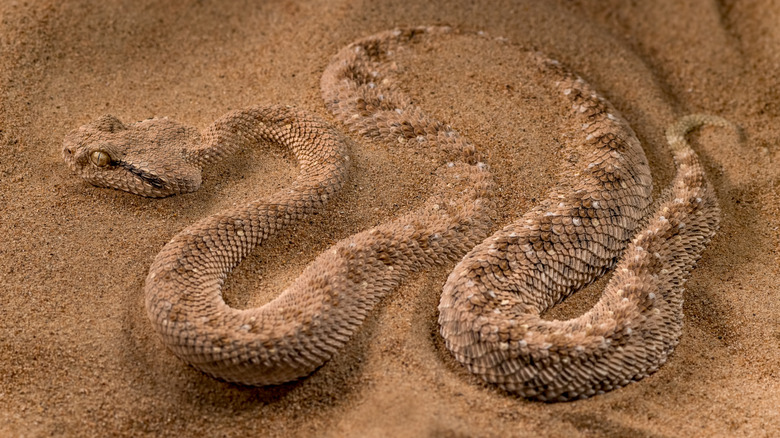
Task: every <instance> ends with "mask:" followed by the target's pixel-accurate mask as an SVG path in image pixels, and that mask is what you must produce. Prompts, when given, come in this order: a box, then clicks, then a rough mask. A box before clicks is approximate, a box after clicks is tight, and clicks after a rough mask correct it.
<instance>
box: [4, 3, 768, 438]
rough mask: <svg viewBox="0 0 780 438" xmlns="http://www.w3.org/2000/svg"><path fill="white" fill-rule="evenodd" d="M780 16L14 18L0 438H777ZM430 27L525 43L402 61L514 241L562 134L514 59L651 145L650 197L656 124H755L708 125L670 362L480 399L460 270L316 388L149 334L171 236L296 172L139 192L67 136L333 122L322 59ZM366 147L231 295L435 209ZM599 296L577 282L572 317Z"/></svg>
mask: <svg viewBox="0 0 780 438" xmlns="http://www.w3.org/2000/svg"><path fill="white" fill-rule="evenodd" d="M778 23H780V4H779V3H778V2H777V1H772V0H763V1H749V0H745V1H726V0H724V1H703V0H702V1H695V0H690V1H677V0H668V1H648V2H645V1H639V2H625V1H618V0H615V1H604V0H598V1H585V0H582V1H547V2H539V1H516V2H509V1H489V0H484V1H459V2H447V1H433V2H420V1H417V0H398V1H387V2H380V1H375V0H370V1H310V2H293V1H256V2H252V1H245V2H240V1H215V0H200V1H167V2H159V1H151V0H144V1H137V0H132V1H131V0H127V1H121V0H108V1H92V2H89V1H68V2H60V1H26V2H23V1H15V0H2V1H0V92H1V94H0V213H1V215H2V216H1V219H0V278H1V279H2V283H1V284H2V291H1V292H0V436H49V435H55V436H56V435H65V436H90V435H91V436H98V435H100V436H103V435H109V436H110V435H119V436H144V435H148V436H198V435H204V436H308V435H318V436H356V437H358V436H361V437H362V436H575V437H576V436H713V435H715V436H759V437H760V436H779V435H778V434H780V432H778V431H779V430H780V414H778V406H780V365H779V364H780V348H779V347H780V326H779V324H778V320H779V318H780V316H779V315H780V304H779V303H780V300H779V299H778V298H779V295H780V287H779V285H780V281H779V279H780V272H778V265H779V263H778V262H779V261H780V257H779V256H778V242H779V240H780V239H779V238H778V236H779V235H780V232H779V231H778V226H779V225H780V220H778V215H780V207H778V205H780V200H779V199H778V197H779V196H778V187H779V186H780V183H779V182H778V181H780V178H779V176H780V175H779V174H780V170H779V169H780V165H778V140H777V139H778V130H780V124H779V123H778V120H779V119H778V115H779V114H778V113H780V78H779V77H778V76H779V75H778V71H780V25H778ZM420 24H448V25H452V26H455V27H458V28H462V29H466V30H471V31H475V30H486V31H488V32H489V33H490V34H491V35H494V36H503V37H506V38H507V39H508V40H509V41H511V42H512V43H514V44H516V46H515V45H501V44H498V43H494V42H490V41H487V40H477V39H474V38H452V39H448V40H447V41H442V42H440V43H433V44H429V45H426V46H425V47H422V48H421V50H418V51H415V52H414V53H413V54H412V55H410V56H408V57H406V58H404V60H403V65H404V66H405V73H404V76H403V78H404V84H405V85H404V88H405V89H406V90H407V91H408V93H409V94H410V95H412V96H413V97H414V98H415V99H416V100H417V101H418V102H419V103H420V106H422V107H423V108H424V109H426V110H427V111H429V112H430V113H432V114H434V115H435V116H436V117H438V118H440V119H442V120H446V121H447V122H448V123H451V124H452V125H453V126H454V127H456V128H457V129H458V130H460V131H461V132H463V133H464V134H465V135H467V136H469V137H470V138H471V139H472V140H474V142H475V143H476V144H478V145H479V146H480V147H482V148H483V149H484V150H486V151H488V154H489V156H490V164H491V166H492V167H493V169H494V170H495V172H496V177H497V180H498V182H499V184H500V188H501V190H502V193H501V194H500V200H501V211H500V213H499V214H498V216H497V217H496V219H497V220H498V221H499V222H500V223H501V224H505V223H507V222H508V221H509V220H512V219H513V218H517V217H518V216H520V215H521V214H522V212H523V211H525V210H526V209H528V208H529V207H530V206H532V205H534V203H535V202H536V201H537V199H539V198H540V197H542V196H544V193H545V190H546V188H547V187H549V186H550V185H551V184H554V182H555V181H556V179H555V173H556V170H557V164H556V163H557V162H558V152H559V146H558V145H559V139H560V135H565V129H566V123H565V120H564V119H562V118H561V114H562V113H563V112H562V111H561V108H560V107H559V106H557V105H559V103H560V102H558V101H557V100H556V99H555V98H554V97H552V96H551V95H550V94H549V93H547V91H545V89H544V87H539V86H538V85H537V84H531V83H528V82H526V81H524V78H525V76H524V75H523V72H524V68H525V66H523V65H522V63H520V62H519V61H518V59H519V57H518V56H516V55H517V54H518V53H519V51H520V50H521V49H523V48H533V49H539V50H542V51H544V52H546V53H548V54H549V55H550V56H552V57H555V58H557V59H559V60H561V61H563V62H565V63H566V64H567V65H569V66H570V67H571V68H572V69H574V70H575V71H577V72H578V73H580V74H581V75H583V76H584V77H585V78H586V79H587V80H588V81H589V82H591V84H593V85H594V86H595V87H596V88H597V89H598V90H600V91H601V92H602V93H603V94H604V95H605V96H607V97H608V98H609V99H610V100H611V101H612V102H613V104H614V105H615V106H616V107H617V108H618V109H619V110H620V111H621V112H622V114H623V115H624V116H625V117H626V118H627V119H628V120H629V122H630V123H631V125H632V126H633V127H634V129H635V130H636V132H637V134H638V136H639V138H640V140H641V141H642V143H643V145H644V147H645V150H646V153H647V156H648V158H649V159H650V162H651V166H652V170H653V172H654V176H655V178H656V192H658V191H660V189H661V188H662V187H663V185H664V184H666V183H668V181H669V180H670V178H671V176H672V174H673V171H674V167H673V164H672V162H671V158H670V154H669V149H668V147H667V146H666V144H665V142H664V139H663V130H664V128H665V127H666V125H667V124H669V123H670V122H672V121H673V120H675V118H676V117H679V116H680V115H682V114H685V113H689V112H694V111H701V112H708V113H714V114H719V115H722V116H725V117H727V118H729V119H731V120H733V121H734V122H736V123H737V124H739V125H740V126H741V127H742V129H743V138H742V140H741V141H738V140H737V137H736V136H735V135H734V134H733V133H731V132H728V131H727V130H724V129H715V128H708V129H705V130H704V131H703V132H702V134H700V135H696V136H693V138H694V140H693V142H694V145H695V148H696V150H697V151H699V153H700V154H701V156H702V158H703V160H704V162H705V163H706V165H707V170H708V174H709V176H710V178H711V180H712V181H713V183H714V184H715V186H716V189H717V191H718V195H719V198H720V200H721V206H722V208H723V220H722V227H721V231H720V232H719V234H718V235H717V237H715V239H714V240H713V242H712V244H711V245H710V247H709V248H708V249H707V251H706V252H705V254H704V257H703V259H702V260H701V261H700V263H699V266H698V267H697V269H696V270H695V271H694V273H693V276H692V279H691V281H690V282H689V283H688V285H687V286H688V288H687V291H686V294H685V297H686V302H685V314H686V319H685V323H686V325H685V332H684V334H683V337H682V339H681V343H680V345H679V347H678V348H677V350H676V351H675V353H674V354H673V355H672V357H671V359H670V361H669V362H668V363H667V364H666V365H664V366H663V367H662V368H661V370H660V371H659V372H658V373H656V374H655V375H653V376H651V377H649V378H647V379H645V380H643V381H641V382H639V383H634V384H631V385H629V386H628V387H626V388H623V389H620V390H617V391H614V392H611V393H608V394H606V395H602V396H598V397H595V398H592V399H589V400H584V401H577V402H573V403H564V404H543V403H537V402H528V401H525V400H522V399H518V398H515V397H512V396H510V395H507V394H505V393H502V392H501V391H499V390H497V389H495V388H493V387H489V386H487V385H484V384H482V383H480V381H478V380H477V379H476V378H474V377H472V376H470V375H468V373H466V372H465V371H464V370H463V369H462V367H460V366H459V365H458V364H457V363H456V362H455V361H454V360H453V359H452V358H451V357H450V355H449V353H448V352H447V351H446V349H445V348H444V347H443V345H442V343H441V340H440V338H439V336H438V334H437V325H436V318H437V311H436V306H437V303H438V294H439V291H440V288H441V285H442V284H443V282H444V280H445V278H446V275H447V272H448V270H449V269H451V268H452V266H448V267H445V268H443V269H438V270H429V271H425V272H423V273H422V274H419V275H416V276H415V277H413V278H412V279H410V280H409V281H407V282H406V283H405V284H404V286H403V287H401V288H400V289H399V290H398V291H397V292H395V293H394V294H393V295H391V296H389V297H388V298H387V299H385V300H384V301H383V302H382V304H381V305H380V306H379V307H378V308H377V309H376V310H375V311H374V312H373V314H372V316H371V317H370V318H369V319H368V321H367V322H366V324H365V325H364V326H363V328H362V329H361V330H360V331H359V333H358V334H357V335H356V337H355V338H354V339H353V340H352V342H350V344H349V345H348V347H347V348H346V349H345V350H344V351H343V353H342V354H341V355H340V356H338V357H337V358H335V359H334V360H332V361H331V362H329V363H327V364H326V365H325V366H324V367H322V368H321V369H320V370H318V371H316V372H315V373H314V374H313V375H312V376H310V377H309V378H307V379H304V380H303V381H301V382H299V383H291V384H287V385H283V386H280V387H272V388H242V387H236V386H232V385H228V384H224V383H221V382H218V381H215V380H212V379H210V378H208V377H205V376H203V375H201V374H200V373H198V372H197V371H195V370H193V369H191V368H189V367H187V366H186V365H184V364H183V363H181V362H180V361H178V360H177V359H176V358H175V357H173V356H172V355H171V354H170V353H168V352H167V351H166V350H165V349H164V347H163V346H162V344H161V343H160V342H159V340H158V339H157V338H156V335H155V334H154V333H153V332H152V331H151V327H150V325H149V324H148V323H147V320H146V316H145V312H144V309H143V297H142V285H143V279H144V277H145V276H146V272H147V269H148V267H149V265H150V263H151V261H152V259H153V257H154V255H155V254H156V253H157V252H158V251H159V250H160V248H161V246H162V245H163V244H164V243H165V242H167V241H168V240H169V239H170V238H171V237H172V236H173V234H175V233H176V232H177V231H178V230H180V229H182V228H183V227H185V226H186V225H187V224H190V223H192V222H193V221H195V220H196V219H197V218H200V217H203V216H204V215H207V214H212V213H214V212H217V211H219V210H220V209H222V208H225V207H226V206H229V205H232V204H233V203H235V202H242V201H244V200H247V199H250V198H251V197H255V196H261V195H266V194H269V193H272V192H273V191H275V190H277V189H279V188H282V187H284V186H285V185H286V184H289V182H290V181H292V178H294V175H295V167H294V163H292V162H291V161H290V160H289V157H288V156H287V155H286V154H285V153H284V152H283V151H281V150H279V149H274V148H270V149H268V148H259V149H257V150H251V151H244V152H241V153H240V154H239V155H238V156H236V157H234V158H232V159H229V160H228V161H227V162H226V163H223V164H221V165H219V166H218V167H217V168H215V169H210V170H208V171H206V173H205V175H204V179H205V183H204V187H203V188H202V189H201V190H200V191H199V192H197V193H195V194H189V195H183V196H178V197H173V198H169V199H164V200H149V199H143V198H139V197H136V196H133V195H130V194H126V193H120V192H115V191H111V190H105V189H96V188H92V187H89V186H87V185H86V184H84V183H82V182H80V181H78V180H77V179H75V177H73V176H72V175H71V174H70V173H69V171H68V170H67V168H66V167H65V166H64V164H63V162H62V160H61V158H60V147H61V142H62V138H63V136H64V135H65V134H66V133H67V132H68V131H69V130H71V129H73V128H75V127H77V126H79V125H81V124H83V123H86V122H88V121H89V120H91V119H93V118H95V117H97V116H99V115H101V114H103V113H106V112H110V113H112V114H114V115H116V116H118V117H120V118H121V119H123V120H125V121H134V120H139V119H143V118H146V117H151V116H166V115H167V116H171V117H174V118H176V119H178V120H181V121H183V122H187V123H190V124H192V125H194V126H197V127H199V128H203V127H205V126H207V125H208V124H209V123H210V122H211V121H212V120H214V119H215V118H217V117H218V116H219V115H221V114H223V113H225V112H226V111H228V110H229V109H234V108H239V107H242V106H247V105H251V104H255V103H287V104H294V105H297V106H300V107H303V108H307V109H309V110H311V111H314V112H317V113H319V114H322V115H325V116H326V117H329V115H327V112H326V111H325V109H324V105H323V103H322V101H321V99H320V93H319V77H320V75H321V73H322V71H323V69H324V68H325V66H326V65H327V63H328V60H329V59H330V57H331V56H332V55H333V54H335V53H336V52H337V51H338V50H339V49H340V48H341V47H343V46H345V45H346V44H348V43H349V42H351V41H353V40H355V39H357V38H360V37H362V36H366V35H369V34H372V33H375V32H378V31H381V30H386V29H389V28H392V27H395V26H410V25H420ZM355 140H356V143H355V145H354V146H353V149H354V150H353V154H354V156H355V160H354V161H355V166H354V167H353V169H352V170H353V172H352V176H351V179H350V182H349V183H348V185H347V187H346V188H345V190H344V191H343V192H342V194H340V195H339V196H338V197H337V199H335V200H334V202H333V203H331V204H330V206H329V207H328V208H327V209H326V211H325V213H324V214H322V215H321V217H318V218H317V220H313V221H311V222H310V223H305V224H303V225H301V226H299V227H297V228H296V229H293V230H290V231H288V232H285V233H284V234H283V235H281V236H279V237H278V238H275V239H273V240H272V241H271V242H269V245H268V246H267V247H264V248H260V249H259V250H258V251H256V252H255V254H254V255H253V256H252V257H250V259H249V260H247V262H246V263H244V264H243V265H241V266H240V267H239V269H238V270H237V272H236V273H235V274H234V275H233V276H232V277H231V279H230V281H229V287H228V290H227V292H226V298H227V300H228V301H229V302H230V303H231V304H233V305H236V306H240V307H247V306H256V305H260V304H262V303H263V302H267V301H268V300H270V299H271V298H272V297H273V296H274V295H276V294H278V292H279V291H280V290H281V289H282V288H283V287H284V285H285V284H286V283H289V282H290V281H291V280H292V279H293V278H294V277H295V276H296V275H297V273H298V272H300V271H301V269H302V268H303V267H304V266H305V265H306V263H307V262H308V261H309V260H312V259H313V258H314V257H315V256H316V254H318V253H319V252H321V251H323V250H324V249H325V248H327V247H328V246H329V245H331V244H332V243H334V242H335V241H336V240H338V239H340V238H343V237H346V236H348V235H350V234H352V233H355V232H357V231H359V230H362V229H365V228H367V227H370V226H372V225H375V224H377V223H381V222H383V221H385V220H387V219H389V218H390V217H393V216H394V215H395V214H397V212H401V211H405V210H408V209H409V208H412V207H414V206H415V205H418V203H419V202H420V200H421V199H424V197H425V194H426V191H425V190H426V187H429V185H430V182H431V181H429V179H430V175H429V169H428V168H427V167H426V165H425V163H419V162H417V161H416V160H415V156H414V154H413V153H411V152H409V151H408V150H404V151H396V150H392V149H389V148H388V147H387V146H386V145H382V144H378V143H377V144H374V143H368V142H364V141H361V139H359V138H355ZM601 284H603V281H602V282H601ZM597 286H598V285H597ZM260 289H262V290H263V291H264V292H261V291H260ZM598 294H599V289H598V287H590V288H588V289H587V290H586V291H583V293H581V294H579V295H578V296H576V297H574V298H572V299H571V300H569V301H568V302H567V303H565V304H564V305H563V308H562V309H560V310H556V312H557V313H556V316H558V317H566V316H572V315H576V314H578V313H581V312H583V311H584V310H585V309H586V308H587V307H588V306H590V305H592V304H593V303H594V302H595V300H597V299H598Z"/></svg>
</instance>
